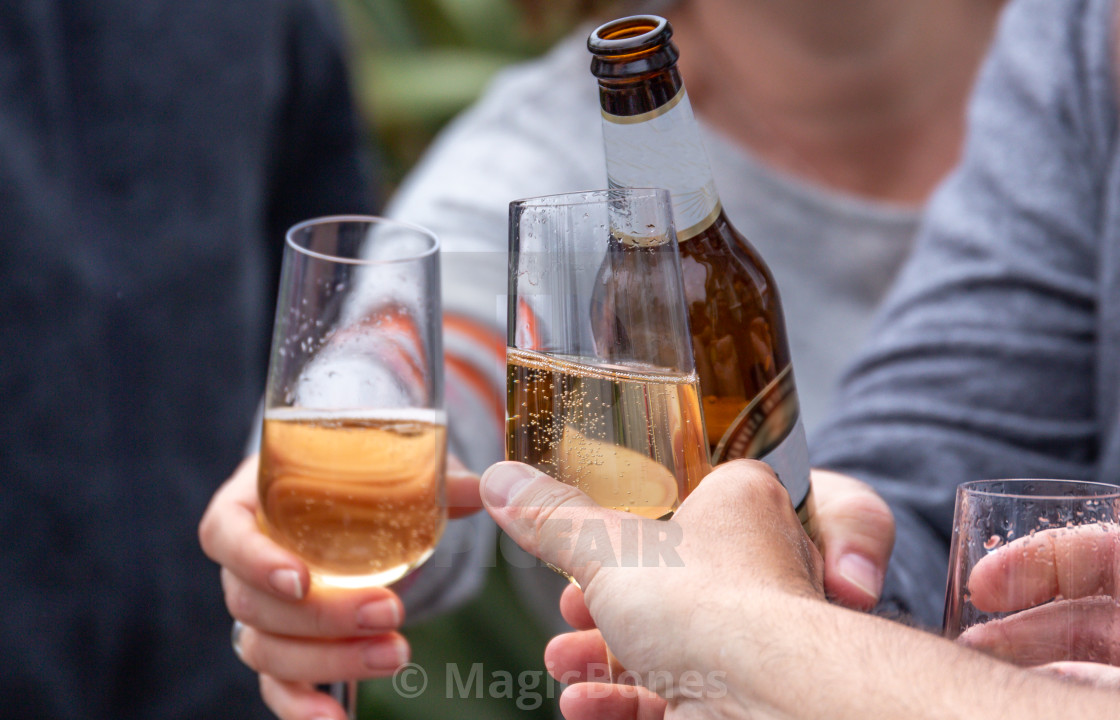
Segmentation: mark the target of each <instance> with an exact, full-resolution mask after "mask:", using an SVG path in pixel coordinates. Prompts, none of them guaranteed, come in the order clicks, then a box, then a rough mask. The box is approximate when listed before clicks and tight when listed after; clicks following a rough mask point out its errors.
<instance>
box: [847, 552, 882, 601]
mask: <svg viewBox="0 0 1120 720" xmlns="http://www.w3.org/2000/svg"><path fill="white" fill-rule="evenodd" d="M836 570H837V572H838V573H839V574H840V577H842V578H844V579H845V580H847V581H848V582H850V583H851V584H853V585H855V586H856V587H858V588H859V589H860V590H862V591H864V592H865V593H867V595H868V596H869V597H871V598H873V599H875V600H878V599H879V593H881V592H882V591H883V574H882V573H881V572H880V571H879V567H878V566H877V565H876V564H875V563H873V562H871V561H870V560H868V559H867V558H866V557H864V556H863V555H856V554H854V553H852V554H848V555H843V556H841V557H840V560H838V561H837V563H836Z"/></svg>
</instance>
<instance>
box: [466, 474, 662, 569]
mask: <svg viewBox="0 0 1120 720" xmlns="http://www.w3.org/2000/svg"><path fill="white" fill-rule="evenodd" d="M481 487H482V489H481V492H482V500H483V502H484V503H485V505H486V509H487V511H488V512H489V513H490V515H491V516H492V517H493V518H494V521H495V522H497V523H498V525H499V526H500V527H501V528H502V530H504V531H505V532H506V534H508V535H509V536H510V537H511V538H513V540H514V542H516V543H517V544H518V545H520V546H521V548H522V549H524V550H525V551H526V552H528V553H530V554H532V555H535V556H536V557H538V558H540V559H541V560H544V561H545V562H547V563H550V564H552V565H554V566H556V567H558V568H560V569H562V570H564V571H566V572H567V573H569V574H570V575H571V576H572V577H573V578H575V580H576V582H578V583H579V584H580V586H581V587H584V588H587V587H588V586H589V585H590V583H591V582H592V581H593V580H594V578H595V575H596V574H597V573H598V571H599V569H600V568H601V567H602V566H603V565H604V563H606V564H610V565H618V564H619V562H618V559H617V558H615V557H613V556H611V557H605V556H604V555H603V553H605V552H607V553H610V552H613V548H615V547H620V546H621V543H620V541H619V540H618V538H619V537H620V535H621V529H620V526H621V523H622V522H623V521H624V520H625V522H629V523H642V522H650V523H657V521H656V520H642V519H641V518H636V517H634V516H633V515H628V514H626V513H623V512H619V511H614V510H607V509H605V508H602V507H600V506H598V505H596V504H595V502H594V501H593V500H591V498H589V497H587V495H585V494H583V493H582V492H580V491H579V490H577V489H576V488H573V487H571V486H569V485H565V484H564V483H561V482H558V481H556V480H554V479H552V478H551V477H549V476H548V475H545V474H544V473H542V472H540V471H538V470H536V469H534V468H532V467H530V466H529V465H525V464H522V463H517V462H502V463H498V464H496V465H492V466H491V467H490V468H488V469H487V470H486V472H485V473H483V474H482V486H481ZM587 530H590V531H591V532H592V533H593V534H594V535H596V542H583V540H585V539H586V538H584V537H582V535H583V533H584V532H585V531H587ZM600 536H601V537H600ZM576 538H580V540H581V541H580V542H576V540H575V539H576Z"/></svg>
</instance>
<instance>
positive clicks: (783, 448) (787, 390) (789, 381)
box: [712, 365, 809, 506]
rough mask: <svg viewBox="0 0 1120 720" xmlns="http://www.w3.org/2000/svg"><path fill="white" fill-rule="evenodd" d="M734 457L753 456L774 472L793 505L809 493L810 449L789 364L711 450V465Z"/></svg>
mask: <svg viewBox="0 0 1120 720" xmlns="http://www.w3.org/2000/svg"><path fill="white" fill-rule="evenodd" d="M734 458H756V459H759V460H762V461H764V462H766V463H767V464H768V465H770V467H772V468H773V469H774V472H775V473H777V475H778V479H779V480H781V481H782V485H784V486H785V488H786V490H788V491H789V496H790V498H791V499H792V500H793V504H794V506H799V505H800V504H801V501H802V500H804V499H805V496H806V495H808V493H809V448H808V443H807V442H806V440H805V426H804V425H803V424H802V423H801V406H800V404H799V403H798V401H797V388H796V386H795V385H794V382H793V372H792V366H791V365H787V366H786V368H785V369H784V370H782V372H781V373H780V374H779V375H778V377H776V378H774V380H772V381H771V382H770V384H769V385H767V386H766V387H765V388H763V390H762V392H760V393H759V394H758V396H757V397H756V398H755V399H754V400H752V401H751V403H750V404H749V405H747V406H746V407H745V408H743V410H742V412H740V413H739V415H738V417H736V418H735V420H734V421H733V422H732V423H731V425H730V426H729V427H728V428H727V430H726V432H724V434H723V437H722V438H720V440H719V443H718V444H717V445H716V449H715V451H714V452H713V453H712V464H713V465H714V464H716V463H720V462H723V461H725V460H732V459H734Z"/></svg>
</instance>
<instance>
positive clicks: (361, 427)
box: [258, 216, 447, 718]
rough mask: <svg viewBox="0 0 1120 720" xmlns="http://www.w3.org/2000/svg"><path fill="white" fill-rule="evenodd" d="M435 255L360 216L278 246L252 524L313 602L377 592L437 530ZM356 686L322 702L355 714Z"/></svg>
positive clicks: (419, 239)
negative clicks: (289, 563) (288, 558)
mask: <svg viewBox="0 0 1120 720" xmlns="http://www.w3.org/2000/svg"><path fill="white" fill-rule="evenodd" d="M440 323H441V320H440V300H439V242H438V240H437V238H436V236H435V235H433V234H432V233H431V232H429V231H427V230H425V229H423V228H420V227H417V226H413V225H409V224H406V223H401V222H396V221H390V220H386V219H383V218H376V217H365V216H340V217H327V218H321V219H315V220H309V221H307V222H304V223H301V224H299V225H296V226H295V227H293V228H292V229H291V230H290V231H289V232H288V235H287V239H286V245H285V248H284V259H283V267H282V271H281V280H280V292H279V299H278V301H277V307H276V322H275V328H274V331H273V338H272V352H271V355H270V359H269V371H268V382H267V388H266V394H265V411H264V424H263V430H262V439H261V461H260V475H259V482H258V493H259V498H260V523H261V526H262V528H263V529H264V530H265V532H267V534H268V535H269V536H270V537H271V538H272V539H273V540H275V541H276V542H277V543H279V544H280V545H281V546H283V547H284V548H286V549H288V550H290V551H292V552H294V553H295V554H297V555H299V556H300V557H301V558H302V559H303V560H304V562H306V563H307V565H308V568H309V570H310V573H311V578H312V589H313V591H314V589H315V586H316V585H318V586H319V589H320V591H327V590H329V589H332V588H362V587H373V586H383V585H388V584H390V583H393V582H395V581H397V580H400V579H401V578H402V577H404V576H405V575H407V574H408V573H409V572H411V571H412V570H414V569H415V568H417V567H418V566H419V565H420V564H421V563H423V562H424V561H425V560H426V559H427V558H428V557H429V556H430V555H431V553H432V552H433V551H434V549H435V547H436V543H437V542H438V541H439V538H440V535H441V534H442V532H443V528H444V525H445V523H446V518H447V507H446V501H445V498H444V471H445V459H446V444H447V440H446V438H447V433H446V426H447V421H446V414H445V412H444V410H443V353H442V342H441V324H440ZM356 691H357V683H356V681H353V680H350V681H347V682H345V683H336V684H335V685H334V686H333V688H332V694H334V695H335V697H336V699H339V700H340V702H341V703H342V704H343V706H344V707H345V708H346V710H347V712H348V713H349V716H350V717H351V718H353V717H354V716H355V714H356V711H357V708H356Z"/></svg>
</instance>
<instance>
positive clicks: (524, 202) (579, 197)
mask: <svg viewBox="0 0 1120 720" xmlns="http://www.w3.org/2000/svg"><path fill="white" fill-rule="evenodd" d="M660 194H664V195H666V196H668V197H669V198H670V199H671V198H672V195H671V193H670V192H669V190H668V189H667V188H661V187H613V188H599V189H596V190H578V191H575V192H565V193H555V194H551V195H536V196H534V197H526V198H520V199H518V200H512V201H510V204H509V206H510V207H511V208H530V207H540V208H553V207H577V206H579V205H597V204H600V203H602V202H603V200H604V199H605V198H609V197H610V196H612V195H621V196H638V197H642V196H649V197H653V196H656V195H660Z"/></svg>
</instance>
